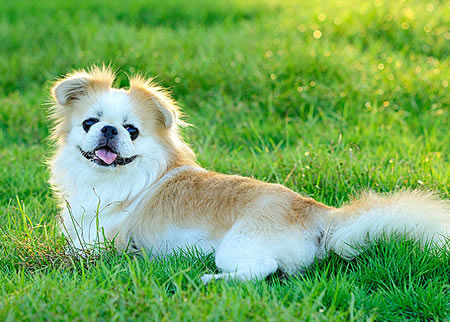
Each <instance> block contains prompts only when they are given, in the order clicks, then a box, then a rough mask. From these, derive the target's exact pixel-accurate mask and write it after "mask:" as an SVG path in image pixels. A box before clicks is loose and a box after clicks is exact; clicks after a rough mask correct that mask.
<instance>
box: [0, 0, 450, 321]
mask: <svg viewBox="0 0 450 322" xmlns="http://www.w3.org/2000/svg"><path fill="white" fill-rule="evenodd" d="M449 25H450V6H449V5H448V3H446V2H445V1H436V0H429V1H428V0H427V1H419V0H411V1H404V0H402V1H388V0H375V1H356V0H346V1H343V0H338V1H331V0H323V1H278V0H272V1H267V2H262V1H257V0H252V1H234V0H233V1H226V0H215V1H206V0H191V1H181V0H174V1H166V2H163V3H161V2H160V1H156V0H150V1H143V0H138V1H133V3H132V4H131V2H130V3H127V2H126V1H119V0H108V1H107V0H100V1H89V2H88V1H75V0H67V1H64V2H63V1H60V2H56V1H42V0H41V1H37V0H27V1H1V2H0V142H1V144H0V161H1V163H0V320H5V319H6V320H16V319H17V320H22V319H26V320H46V319H56V320H73V319H76V320H85V319H88V320H111V319H112V320H132V319H138V320H149V319H162V320H178V319H180V320H191V321H195V320H202V319H208V320H223V319H226V320H244V319H251V318H254V319H257V320H272V321H278V320H292V319H308V320H327V319H355V320H365V319H369V320H371V319H379V320H395V319H401V320H403V319H417V320H419V319H420V320H424V319H436V320H448V319H449V318H450V292H449V280H448V276H450V269H449V267H450V256H449V254H448V252H445V251H444V250H440V251H437V252H432V251H430V250H427V249H425V251H422V250H421V249H420V248H419V247H418V246H417V245H415V244H414V243H413V242H411V241H408V240H398V239H397V240H390V241H387V240H384V241H381V242H380V243H378V244H377V245H374V246H373V247H371V248H370V249H368V250H367V251H366V252H364V253H363V254H362V255H361V256H359V257H357V258H356V259H354V260H353V261H351V262H346V261H344V260H342V259H340V258H339V257H337V256H336V255H334V254H330V256H328V257H327V258H326V259H325V260H323V261H322V262H320V263H316V264H314V265H313V266H312V267H310V268H308V269H307V271H306V273H305V274H304V275H296V276H282V275H276V276H272V277H270V278H269V279H267V280H266V281H260V282H248V283H241V282H228V283H227V282H222V281H220V282H217V283H212V284H210V285H207V286H203V285H202V284H201V283H200V279H199V278H200V276H201V275H203V274H204V273H206V272H211V271H214V270H215V269H216V268H215V266H214V261H213V257H212V256H211V255H209V256H202V255H200V254H197V253H196V252H195V251H194V250H192V251H189V252H184V253H180V254H178V255H176V256H170V257H167V258H163V259H159V260H151V259H149V257H148V256H147V257H146V256H127V255H119V254H117V253H116V252H114V250H110V251H105V253H104V254H103V255H102V256H101V257H100V258H85V259H79V258H78V259H77V258H71V257H69V256H66V255H64V254H63V253H62V249H63V240H62V238H61V237H59V235H58V228H57V219H56V216H57V213H58V208H57V205H56V202H55V199H54V198H53V197H52V195H51V193H50V187H49V185H48V183H47V179H48V170H47V168H46V166H45V160H46V159H47V158H48V157H49V156H50V155H51V153H52V145H51V142H50V141H49V140H48V138H47V137H48V135H49V128H50V126H51V125H50V124H49V123H48V122H47V121H46V114H47V111H46V106H47V105H46V103H47V102H48V88H49V85H50V84H51V82H52V81H53V80H54V79H55V77H58V76H61V75H62V74H64V73H66V72H67V71H68V70H70V69H71V68H83V67H88V66H89V65H91V64H93V63H102V62H106V63H111V64H112V66H114V67H115V68H117V69H118V70H119V71H120V73H119V78H118V80H117V85H121V86H126V85H127V77H126V75H127V74H132V73H135V72H137V71H141V72H144V73H145V74H146V75H147V76H157V80H158V81H159V82H160V83H161V84H162V85H164V86H166V87H169V88H170V89H171V91H172V93H173V96H174V97H175V99H176V100H178V101H179V102H180V104H181V105H182V106H183V108H184V111H185V112H186V114H187V115H188V118H187V121H188V122H190V123H192V124H194V125H195V126H192V127H190V128H188V129H187V130H185V132H184V134H185V136H186V138H187V140H188V141H189V142H191V143H192V146H193V148H194V149H195V151H196V152H197V153H198V158H199V162H200V164H201V165H202V166H204V167H206V168H208V169H214V170H216V171H220V172H224V173H234V174H236V173H238V174H242V175H247V176H253V177H255V178H258V179H261V180H264V181H270V182H277V183H282V184H284V185H286V186H287V187H289V188H291V189H293V190H295V191H297V192H299V193H302V194H304V195H308V196H311V197H314V198H315V199H317V200H319V201H321V202H324V203H326V204H329V205H332V206H340V205H342V204H343V203H345V202H347V201H348V200H349V199H350V197H351V195H352V194H355V193H357V192H358V191H360V190H363V189H372V190H375V191H378V192H386V191H392V190H396V189H402V188H427V189H433V190H436V191H438V192H439V194H440V195H441V196H442V198H449V196H450V191H449V182H448V179H449V173H450V167H449V147H450V135H449V131H448V129H449V122H448V121H449V109H448V107H449V105H450V95H449V88H448V85H449V79H450V72H449V71H450V68H449V67H450V66H449V65H450V60H449V53H450V32H449Z"/></svg>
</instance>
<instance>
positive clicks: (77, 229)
mask: <svg viewBox="0 0 450 322" xmlns="http://www.w3.org/2000/svg"><path fill="white" fill-rule="evenodd" d="M114 78H115V76H114V73H113V72H112V71H111V70H110V69H108V68H105V67H102V68H98V67H93V68H91V69H90V70H88V71H79V72H75V73H72V74H70V75H67V76H66V77H64V78H63V79H61V80H59V81H57V82H56V83H55V85H54V87H53V89H52V98H53V103H54V104H53V106H52V115H51V118H52V119H53V120H54V122H55V128H54V131H53V137H54V138H55V140H56V142H57V147H58V148H57V151H56V155H55V156H54V158H53V160H52V161H51V184H52V186H53V187H54V190H55V191H56V193H57V194H58V196H59V197H60V200H61V201H62V202H63V204H64V205H68V206H65V207H64V210H63V213H62V222H63V226H64V229H63V231H66V232H67V233H68V235H69V237H70V239H71V240H72V241H73V243H74V245H75V247H76V248H84V247H90V246H92V245H94V244H96V243H101V242H103V241H104V239H105V238H107V239H113V240H114V243H115V246H116V247H117V248H118V249H120V250H124V249H127V247H128V245H129V244H130V241H132V243H133V245H134V247H136V248H138V249H147V250H150V251H151V252H152V253H153V254H156V255H163V254H169V253H171V252H173V251H174V250H177V249H179V248H183V247H193V246H195V247H198V248H199V249H201V250H202V251H204V252H209V251H212V250H215V259H216V264H217V267H218V268H219V269H221V270H222V273H221V274H216V275H204V276H203V278H202V280H203V282H208V281H209V280H210V279H218V278H225V279H229V278H237V279H241V280H248V279H253V278H255V279H256V278H257V279H261V278H264V277H266V276H267V275H269V274H271V273H274V272H275V271H276V270H277V269H280V270H282V271H284V272H287V273H294V272H297V271H299V270H301V269H302V268H304V267H305V266H307V265H310V264H311V263H312V262H313V261H314V259H315V258H316V257H321V256H323V255H324V254H326V252H327V251H328V250H333V251H335V252H337V253H338V254H339V255H341V256H343V257H346V258H352V257H354V256H355V255H357V254H358V249H359V248H355V246H361V245H364V244H367V243H369V242H371V241H372V240H374V239H376V238H378V237H380V235H382V234H385V233H391V232H395V233H400V234H406V235H408V236H410V237H412V238H416V239H417V240H420V241H431V242H432V243H435V244H437V245H443V244H445V242H446V240H447V238H448V236H449V230H450V211H449V208H450V207H449V202H448V200H447V201H443V200H439V199H438V198H437V197H435V196H434V195H433V194H431V193H427V192H419V191H404V192H399V193H397V194H391V195H388V196H379V195H375V194H372V193H367V194H364V195H362V197H361V199H360V200H357V201H355V202H353V203H352V204H350V205H347V206H344V207H342V208H340V209H336V208H332V207H328V206H326V205H323V204H321V203H319V202H317V201H314V200H313V199H310V198H305V197H302V196H300V195H299V194H297V193H295V192H294V191H291V190H289V189H287V188H285V187H283V186H281V185H278V184H270V183H265V182H260V181H257V180H254V179H250V178H244V177H240V176H236V175H223V174H219V173H215V172H212V171H207V170H204V169H202V168H201V167H200V166H199V165H198V164H197V163H196V161H195V156H194V153H193V152H192V150H191V149H190V148H189V146H188V145H187V144H186V143H185V142H184V141H183V140H182V138H181V137H180V135H179V129H178V127H179V125H180V124H183V122H182V121H180V118H179V117H180V115H179V113H180V112H179V108H178V107H177V105H176V103H175V102H174V101H173V100H172V99H171V98H170V97H169V96H168V95H167V94H166V93H165V92H164V91H163V90H162V89H161V88H159V87H156V86H154V85H153V84H152V83H151V81H149V80H145V79H143V78H141V77H134V78H131V79H130V88H129V89H128V90H124V89H115V88H112V87H111V86H112V83H113V81H114ZM64 201H66V202H67V204H66V203H64Z"/></svg>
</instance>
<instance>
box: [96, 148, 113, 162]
mask: <svg viewBox="0 0 450 322" xmlns="http://www.w3.org/2000/svg"><path fill="white" fill-rule="evenodd" d="M95 155H96V156H97V157H98V158H99V159H100V160H102V161H103V162H105V163H106V164H111V163H113V162H114V160H115V159H116V158H117V154H115V153H114V152H111V151H109V150H106V149H100V150H97V151H95Z"/></svg>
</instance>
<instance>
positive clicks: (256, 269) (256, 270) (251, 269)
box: [201, 259, 278, 284]
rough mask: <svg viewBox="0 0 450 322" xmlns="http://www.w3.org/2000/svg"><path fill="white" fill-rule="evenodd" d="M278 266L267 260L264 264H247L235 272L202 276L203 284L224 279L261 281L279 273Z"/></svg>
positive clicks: (273, 261) (271, 260)
mask: <svg viewBox="0 0 450 322" xmlns="http://www.w3.org/2000/svg"><path fill="white" fill-rule="evenodd" d="M277 269H278V264H277V262H276V261H275V260H273V259H266V260H265V261H262V262H253V263H247V264H246V266H242V265H240V266H238V267H237V270H236V271H235V272H227V273H220V274H205V275H203V276H202V278H201V279H202V282H203V283H204V284H206V283H208V282H209V281H211V280H217V279H224V280H233V279H234V280H241V281H248V280H254V279H256V280H261V279H264V278H266V277H267V276H269V275H270V274H273V273H275V272H276V271H277Z"/></svg>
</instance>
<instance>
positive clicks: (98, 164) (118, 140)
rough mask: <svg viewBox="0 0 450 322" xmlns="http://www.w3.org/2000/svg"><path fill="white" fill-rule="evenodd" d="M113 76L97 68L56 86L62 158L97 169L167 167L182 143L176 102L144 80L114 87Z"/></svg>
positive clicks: (55, 110)
mask: <svg viewBox="0 0 450 322" xmlns="http://www.w3.org/2000/svg"><path fill="white" fill-rule="evenodd" d="M113 80H114V75H113V73H112V72H111V71H110V70H108V69H106V68H103V69H100V68H94V69H92V70H91V71H89V72H78V73H75V74H71V75H69V76H67V77H66V78H63V79H62V80H60V81H58V82H57V83H56V84H55V86H54V87H53V90H52V94H53V99H54V103H55V104H54V106H53V109H52V111H53V118H54V119H55V120H56V126H55V129H54V133H53V136H54V137H55V138H56V139H57V141H58V143H59V146H60V150H62V151H60V153H59V160H60V161H63V162H66V164H69V163H70V162H71V164H74V163H76V166H77V168H78V169H80V168H82V169H88V170H89V171H91V170H95V171H96V173H105V172H104V171H111V170H112V169H114V171H115V172H116V173H117V172H118V171H122V172H123V173H124V171H123V169H130V168H133V167H139V168H140V169H142V168H151V167H164V164H165V163H168V162H169V161H170V158H171V157H173V155H174V154H176V153H177V145H179V144H178V143H179V142H181V141H180V138H179V135H178V130H177V123H178V122H179V121H178V122H177V120H178V113H179V111H178V108H177V106H176V105H175V103H174V102H173V101H172V100H171V99H170V98H169V97H168V96H167V95H166V94H165V93H164V92H163V91H161V90H160V89H159V88H157V87H155V86H153V85H152V84H151V83H150V82H149V81H146V80H143V79H142V78H139V77H138V78H132V79H130V89H128V90H124V89H115V88H112V87H111V86H112V82H113ZM57 157H58V156H57ZM60 163H61V162H60ZM80 165H81V166H80ZM69 167H70V166H69V165H68V166H67V168H69ZM106 169H111V170H106ZM81 171H82V170H81ZM89 173H92V172H89ZM141 173H142V172H141Z"/></svg>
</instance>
